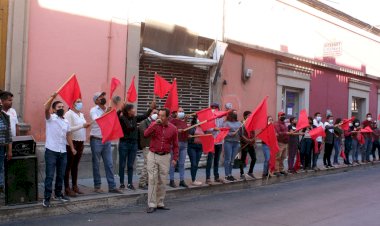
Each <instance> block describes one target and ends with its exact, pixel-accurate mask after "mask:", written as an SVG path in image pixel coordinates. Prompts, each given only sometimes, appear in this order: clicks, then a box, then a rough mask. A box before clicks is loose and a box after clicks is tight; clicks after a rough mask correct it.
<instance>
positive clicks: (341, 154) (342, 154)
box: [340, 150, 346, 161]
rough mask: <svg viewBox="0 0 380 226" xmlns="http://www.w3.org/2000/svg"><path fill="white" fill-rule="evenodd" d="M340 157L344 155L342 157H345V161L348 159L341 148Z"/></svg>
mask: <svg viewBox="0 0 380 226" xmlns="http://www.w3.org/2000/svg"><path fill="white" fill-rule="evenodd" d="M340 157H342V159H344V161H346V154H345V153H344V151H343V150H340Z"/></svg>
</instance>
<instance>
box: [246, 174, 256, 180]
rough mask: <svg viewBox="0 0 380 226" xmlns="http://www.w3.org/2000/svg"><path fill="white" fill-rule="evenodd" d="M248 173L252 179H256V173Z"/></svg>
mask: <svg viewBox="0 0 380 226" xmlns="http://www.w3.org/2000/svg"><path fill="white" fill-rule="evenodd" d="M247 175H248V176H249V177H250V178H252V179H256V177H255V175H253V173H247Z"/></svg>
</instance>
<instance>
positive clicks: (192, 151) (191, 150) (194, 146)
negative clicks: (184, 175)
mask: <svg viewBox="0 0 380 226" xmlns="http://www.w3.org/2000/svg"><path fill="white" fill-rule="evenodd" d="M198 123H199V120H198V117H197V116H196V115H195V116H194V117H193V119H192V120H191V125H192V126H193V125H195V124H198ZM189 135H192V136H198V135H204V132H203V130H202V128H201V127H200V126H197V127H194V128H192V129H190V130H189ZM187 153H188V154H189V158H190V164H191V168H190V172H191V181H192V185H193V186H201V185H202V182H200V181H197V180H196V177H197V171H198V165H199V160H200V159H201V157H202V143H201V140H200V139H199V137H192V138H189V140H188V149H187Z"/></svg>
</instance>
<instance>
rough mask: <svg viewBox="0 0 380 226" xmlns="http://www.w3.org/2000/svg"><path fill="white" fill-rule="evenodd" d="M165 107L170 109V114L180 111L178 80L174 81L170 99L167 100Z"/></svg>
mask: <svg viewBox="0 0 380 226" xmlns="http://www.w3.org/2000/svg"><path fill="white" fill-rule="evenodd" d="M165 107H166V108H169V110H170V112H173V111H178V107H179V106H178V92H177V80H176V79H174V81H173V84H172V87H171V89H170V93H169V95H168V99H166V103H165Z"/></svg>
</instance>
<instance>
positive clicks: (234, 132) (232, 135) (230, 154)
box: [223, 110, 242, 182]
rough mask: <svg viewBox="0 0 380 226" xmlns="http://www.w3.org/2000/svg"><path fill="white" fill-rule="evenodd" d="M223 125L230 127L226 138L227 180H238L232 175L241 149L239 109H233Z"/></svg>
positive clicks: (225, 163) (225, 161)
mask: <svg viewBox="0 0 380 226" xmlns="http://www.w3.org/2000/svg"><path fill="white" fill-rule="evenodd" d="M223 127H225V128H229V129H230V131H229V132H228V134H227V136H226V137H225V138H224V171H225V176H226V177H225V180H226V181H231V182H232V181H236V179H235V177H233V176H232V166H233V164H234V160H235V156H236V155H237V154H238V152H239V149H240V137H241V127H242V124H241V122H239V121H238V117H237V111H236V110H232V111H230V112H229V113H228V115H227V119H226V121H225V122H224V123H223Z"/></svg>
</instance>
